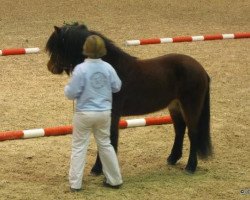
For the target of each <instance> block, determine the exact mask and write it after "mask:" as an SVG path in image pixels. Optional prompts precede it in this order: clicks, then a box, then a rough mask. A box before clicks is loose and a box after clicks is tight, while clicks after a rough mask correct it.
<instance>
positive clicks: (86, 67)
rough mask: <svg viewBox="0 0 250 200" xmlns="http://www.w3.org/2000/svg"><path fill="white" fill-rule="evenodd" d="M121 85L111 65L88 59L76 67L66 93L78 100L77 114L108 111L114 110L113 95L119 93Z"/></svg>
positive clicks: (66, 87)
mask: <svg viewBox="0 0 250 200" xmlns="http://www.w3.org/2000/svg"><path fill="white" fill-rule="evenodd" d="M121 84H122V83H121V80H120V79H119V77H118V75H117V73H116V71H115V70H114V68H113V67H112V66H111V65H110V64H109V63H107V62H105V61H103V60H102V59H100V58H99V59H90V58H87V59H85V61H84V62H83V63H81V64H79V65H77V66H76V67H75V69H74V71H73V73H72V77H71V79H70V82H69V83H68V85H66V86H65V88H64V93H65V96H66V97H67V98H68V99H70V100H76V112H84V111H97V112H98V111H107V110H111V108H112V93H116V92H119V91H120V89H121Z"/></svg>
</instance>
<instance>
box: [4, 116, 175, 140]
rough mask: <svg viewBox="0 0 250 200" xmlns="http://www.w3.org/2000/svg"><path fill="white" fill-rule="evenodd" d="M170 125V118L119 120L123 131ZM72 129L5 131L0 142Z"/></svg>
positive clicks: (55, 134)
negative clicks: (133, 128)
mask: <svg viewBox="0 0 250 200" xmlns="http://www.w3.org/2000/svg"><path fill="white" fill-rule="evenodd" d="M171 123H172V119H171V117H170V116H163V117H146V118H142V119H127V120H120V122H119V128H121V129H124V128H131V127H139V126H151V125H161V124H171ZM72 129H73V127H72V126H70V125H69V126H59V127H50V128H44V129H43V128H39V129H30V130H22V131H6V132H0V141H5V140H15V139H26V138H36V137H45V136H58V135H66V134H71V133H72Z"/></svg>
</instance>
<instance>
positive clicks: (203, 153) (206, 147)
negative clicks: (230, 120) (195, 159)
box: [197, 76, 213, 159]
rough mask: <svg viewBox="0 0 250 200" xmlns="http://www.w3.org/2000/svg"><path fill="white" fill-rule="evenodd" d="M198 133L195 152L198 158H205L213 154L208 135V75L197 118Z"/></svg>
mask: <svg viewBox="0 0 250 200" xmlns="http://www.w3.org/2000/svg"><path fill="white" fill-rule="evenodd" d="M198 129H199V131H198V132H199V134H198V148H197V150H198V151H197V152H198V155H199V157H200V158H202V159H206V158H208V157H209V156H211V155H212V154H213V149H212V143H211V137H210V78H209V76H208V88H207V92H206V95H205V99H204V104H203V108H202V111H201V116H200V119H199V125H198Z"/></svg>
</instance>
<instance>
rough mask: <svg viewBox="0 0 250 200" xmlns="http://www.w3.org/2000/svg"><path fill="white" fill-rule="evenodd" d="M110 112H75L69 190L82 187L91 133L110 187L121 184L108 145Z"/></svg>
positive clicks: (115, 158)
mask: <svg viewBox="0 0 250 200" xmlns="http://www.w3.org/2000/svg"><path fill="white" fill-rule="evenodd" d="M110 121H111V117H110V111H105V112H76V113H75V114H74V117H73V134H72V153H71V162H70V170H69V183H70V187H71V188H75V189H79V188H81V187H82V179H83V175H84V167H85V163H86V154H87V149H88V145H89V140H90V132H91V131H93V133H94V137H95V140H96V144H97V148H98V152H99V156H100V159H101V162H102V168H103V174H104V176H105V177H106V179H107V183H109V184H110V185H113V186H114V185H120V184H122V176H121V173H120V168H119V163H118V159H117V155H116V153H115V150H114V148H113V146H112V145H111V143H110Z"/></svg>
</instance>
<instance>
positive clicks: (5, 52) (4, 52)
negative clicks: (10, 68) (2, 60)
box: [0, 47, 40, 56]
mask: <svg viewBox="0 0 250 200" xmlns="http://www.w3.org/2000/svg"><path fill="white" fill-rule="evenodd" d="M39 51H40V49H39V48H37V47H35V48H16V49H2V50H0V56H9V55H21V54H31V53H38V52H39Z"/></svg>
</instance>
